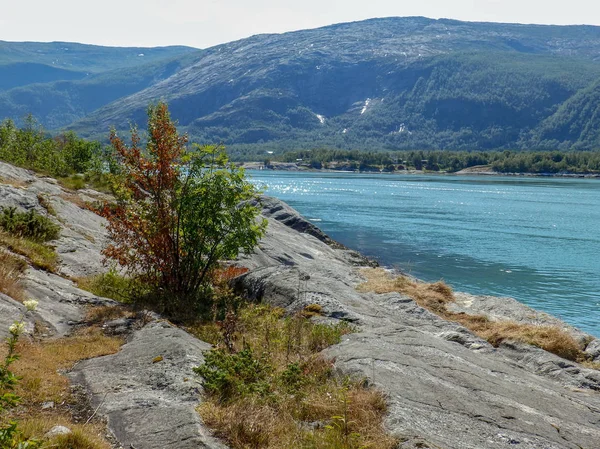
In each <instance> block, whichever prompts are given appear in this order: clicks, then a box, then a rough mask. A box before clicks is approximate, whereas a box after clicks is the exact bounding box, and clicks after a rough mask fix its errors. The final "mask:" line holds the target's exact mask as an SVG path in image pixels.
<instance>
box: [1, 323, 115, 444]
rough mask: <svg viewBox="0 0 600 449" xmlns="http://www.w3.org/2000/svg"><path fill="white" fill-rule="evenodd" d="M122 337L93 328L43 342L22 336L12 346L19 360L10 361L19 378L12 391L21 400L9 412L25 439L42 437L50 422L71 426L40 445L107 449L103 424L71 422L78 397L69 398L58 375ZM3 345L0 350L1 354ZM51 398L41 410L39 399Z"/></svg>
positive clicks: (104, 352)
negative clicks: (65, 434)
mask: <svg viewBox="0 0 600 449" xmlns="http://www.w3.org/2000/svg"><path fill="white" fill-rule="evenodd" d="M122 343H123V341H122V340H121V339H120V338H115V337H107V336H105V335H104V334H102V332H101V331H100V329H98V328H96V327H88V328H85V329H83V330H81V331H79V332H77V333H75V334H74V335H72V336H70V337H64V338H60V339H56V340H48V341H41V342H39V341H31V340H30V341H27V340H25V339H22V340H21V341H20V342H19V344H18V347H17V353H18V354H20V358H19V360H18V361H17V362H16V363H15V364H14V365H13V368H14V372H15V373H16V374H17V375H18V376H20V377H21V380H20V382H19V383H18V385H17V388H16V390H15V393H16V394H17V395H19V396H20V397H21V399H22V402H21V405H20V406H19V407H18V408H17V409H14V410H13V416H10V417H5V418H7V419H17V420H18V421H19V428H20V429H21V430H22V431H23V435H24V437H26V438H36V439H40V440H42V439H43V435H44V434H45V433H46V432H47V431H48V430H50V429H51V428H52V427H54V426H55V425H64V426H66V427H69V428H71V429H72V430H73V434H72V435H70V436H68V437H57V438H54V439H52V440H51V441H48V442H45V443H44V445H43V446H42V447H48V448H50V447H53V448H64V449H67V448H72V449H108V448H110V445H109V444H108V443H107V442H106V440H105V439H104V438H103V435H104V426H103V425H101V424H99V423H90V424H86V425H80V424H76V423H74V422H73V418H72V416H71V414H70V412H69V410H70V407H71V406H73V405H75V403H76V402H77V400H76V399H75V398H74V397H73V396H72V394H71V390H70V385H69V381H68V379H67V378H66V377H65V376H63V375H61V374H60V373H64V372H65V371H68V370H69V369H71V368H72V366H73V365H74V364H75V363H76V362H78V361H80V360H84V359H88V358H93V357H99V356H102V355H107V354H113V353H115V352H117V351H118V350H119V348H120V347H121V345H122ZM4 353H5V348H4V347H2V348H1V349H0V356H4ZM50 401H51V402H54V404H55V407H54V408H50V409H47V410H42V408H41V405H42V404H43V403H44V402H50Z"/></svg>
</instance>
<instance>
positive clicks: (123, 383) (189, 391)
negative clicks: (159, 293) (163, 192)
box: [0, 162, 225, 449]
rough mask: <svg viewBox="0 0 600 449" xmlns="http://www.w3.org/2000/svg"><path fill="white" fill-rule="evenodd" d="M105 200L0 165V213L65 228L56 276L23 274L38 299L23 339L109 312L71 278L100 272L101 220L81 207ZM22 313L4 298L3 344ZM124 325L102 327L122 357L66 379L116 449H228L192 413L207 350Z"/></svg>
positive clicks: (165, 330) (146, 327) (155, 329)
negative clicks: (96, 311)
mask: <svg viewBox="0 0 600 449" xmlns="http://www.w3.org/2000/svg"><path fill="white" fill-rule="evenodd" d="M102 198H103V195H102V194H100V193H98V192H94V191H90V190H83V191H78V192H72V191H68V190H66V189H63V188H62V187H61V186H59V185H58V184H57V183H56V181H55V180H53V179H50V178H43V177H42V178H40V177H38V176H36V175H35V174H33V173H32V172H30V171H28V170H23V169H20V168H16V167H13V166H11V165H9V164H5V163H2V162H0V206H4V207H17V208H18V209H20V210H31V209H35V210H36V211H38V212H39V213H41V214H45V215H47V216H48V217H49V218H51V219H52V220H54V221H55V222H56V223H57V224H59V225H60V226H61V234H60V238H59V239H58V240H56V241H54V242H51V245H53V246H55V248H56V251H57V253H58V256H59V264H58V268H57V270H56V273H50V272H46V271H41V270H37V269H34V268H32V267H29V269H28V270H27V271H26V272H25V274H24V278H23V281H22V283H23V287H24V291H25V294H26V296H27V297H29V298H34V299H37V300H38V301H39V305H38V310H37V311H36V313H35V314H33V315H29V316H28V317H27V323H26V329H27V331H28V332H29V333H33V332H34V328H35V330H36V331H37V334H36V336H37V337H43V338H57V337H63V336H68V335H69V334H71V333H72V332H73V331H74V330H75V329H77V328H78V327H81V326H82V325H84V324H85V323H84V320H85V316H86V314H87V312H88V309H89V307H91V306H107V305H114V304H115V302H114V301H112V300H110V299H106V298H100V297H97V296H95V295H93V294H91V293H89V292H86V291H83V290H81V289H79V288H78V287H77V285H76V284H75V283H74V282H73V281H72V280H71V278H76V277H79V276H87V275H95V274H99V273H100V272H102V271H103V270H105V267H103V265H102V255H101V250H102V248H103V246H104V244H105V242H106V238H107V236H106V229H105V222H104V219H102V218H101V217H99V216H97V215H96V214H94V213H93V212H91V211H89V210H88V209H87V208H85V202H93V201H96V200H97V199H102ZM50 211H52V213H50ZM23 312H24V307H23V306H22V305H21V304H20V303H19V302H17V301H15V300H14V299H12V298H9V297H8V296H6V295H3V294H1V293H0V337H4V336H5V335H7V333H8V328H9V326H10V325H11V324H12V323H13V322H14V320H15V319H18V318H19V317H21V316H22V315H23ZM148 316H150V315H148ZM121 321H124V322H120V321H119V320H116V321H115V322H111V323H108V324H107V326H106V332H107V333H109V334H115V333H118V334H121V335H124V336H126V337H127V342H126V344H125V345H124V346H123V347H122V349H121V351H120V352H118V353H117V354H114V355H110V356H105V357H100V358H97V359H90V360H86V361H84V362H81V363H79V364H78V365H76V367H75V368H74V369H73V370H72V371H71V372H70V373H69V376H70V378H71V380H72V383H73V386H74V387H81V388H82V389H83V391H85V392H86V393H87V396H88V397H89V398H90V400H91V405H93V407H94V410H95V411H96V413H97V414H98V415H99V416H104V417H106V418H107V421H108V431H109V433H110V434H112V435H113V436H114V437H115V438H114V439H115V442H116V447H121V448H136V449H154V448H156V449H158V448H161V449H162V448H182V449H185V448H211V449H213V448H214V449H223V448H225V446H223V445H222V444H221V443H219V442H218V441H216V440H215V439H214V438H212V437H211V436H210V432H209V431H208V430H207V429H206V428H205V427H204V426H203V424H202V422H201V420H200V417H199V415H198V413H197V412H196V410H195V409H196V407H197V406H198V405H199V403H200V394H199V393H200V390H201V386H200V383H199V380H198V378H197V376H195V374H194V372H193V370H192V368H193V367H194V366H197V365H199V364H200V363H202V360H203V358H202V353H203V351H206V350H207V349H209V348H210V346H209V345H208V344H206V343H203V342H201V341H199V340H198V339H196V338H195V337H192V336H191V335H189V334H188V333H186V332H184V331H183V330H181V329H178V328H176V327H174V326H172V325H170V324H168V323H166V322H164V321H157V320H156V317H153V318H152V319H151V320H150V322H149V323H148V322H147V321H148V320H147V319H142V320H137V321H133V320H129V321H132V322H129V321H128V320H121ZM36 323H37V326H36ZM40 332H41V334H40ZM159 356H160V357H159ZM157 357H158V358H157Z"/></svg>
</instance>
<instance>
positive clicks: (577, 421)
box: [0, 163, 600, 449]
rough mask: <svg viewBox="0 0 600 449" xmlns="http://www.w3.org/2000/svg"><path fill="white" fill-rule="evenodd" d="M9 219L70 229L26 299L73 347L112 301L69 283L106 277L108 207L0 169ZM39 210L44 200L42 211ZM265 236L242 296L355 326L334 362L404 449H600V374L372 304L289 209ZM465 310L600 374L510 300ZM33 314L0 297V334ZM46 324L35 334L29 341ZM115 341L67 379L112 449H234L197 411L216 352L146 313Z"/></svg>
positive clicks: (593, 348)
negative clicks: (25, 215) (380, 407)
mask: <svg viewBox="0 0 600 449" xmlns="http://www.w3.org/2000/svg"><path fill="white" fill-rule="evenodd" d="M0 179H1V181H0V206H14V207H17V208H19V209H22V210H29V209H32V208H33V209H36V210H38V211H39V212H40V213H47V212H46V210H47V209H45V208H46V207H47V206H48V204H51V205H52V207H53V209H54V210H55V212H56V216H55V217H53V219H55V220H56V221H57V223H59V224H60V225H61V227H62V233H61V237H60V238H59V239H58V240H56V241H55V242H53V244H54V245H55V246H56V249H57V252H58V254H59V258H60V263H59V265H58V268H57V270H55V271H56V272H55V273H50V272H46V271H42V270H40V269H36V268H33V267H29V268H28V270H27V272H26V276H25V288H26V291H27V295H28V296H29V297H32V298H35V299H37V300H39V302H40V308H39V311H38V312H37V315H36V316H35V317H34V320H35V321H38V324H37V325H38V326H39V325H40V323H43V324H44V328H45V329H46V331H45V334H44V337H43V338H45V339H53V338H57V337H59V336H63V335H69V333H71V332H73V331H74V329H76V328H77V327H78V326H81V325H82V323H83V322H84V319H85V315H86V311H87V309H88V307H89V306H90V305H109V304H113V301H112V300H108V299H106V298H100V297H97V296H94V295H92V294H90V293H88V292H85V291H83V290H81V289H79V288H77V286H76V285H75V284H74V283H73V282H72V280H71V279H73V278H76V277H77V276H82V275H87V274H93V273H97V272H99V271H101V270H103V269H105V268H104V267H102V265H101V256H100V250H101V248H102V246H103V244H104V242H105V239H106V233H105V229H104V222H103V219H101V218H99V217H97V216H96V215H94V214H93V213H92V212H90V211H89V210H87V209H85V208H82V207H81V204H82V200H83V201H86V200H92V199H94V198H99V197H101V194H100V193H98V192H94V191H91V190H84V191H78V192H72V191H68V190H66V189H64V188H62V187H61V186H59V185H58V184H57V183H56V182H55V181H54V180H52V179H49V178H43V177H39V176H36V175H34V174H33V173H31V172H28V171H26V170H22V169H17V168H15V167H12V166H10V165H7V164H3V163H0ZM40 198H44V201H43V203H44V204H46V206H44V205H42V204H41V202H40ZM260 205H261V207H262V214H263V216H264V217H265V218H267V219H268V220H269V227H268V230H267V235H266V236H265V237H264V238H263V240H262V241H261V243H260V245H259V247H258V248H257V249H256V251H255V253H254V254H252V255H248V256H246V257H244V258H242V259H241V260H240V261H239V263H241V264H242V265H244V266H246V267H248V268H249V269H250V271H249V272H248V273H246V274H245V275H243V276H242V277H240V278H238V279H236V282H235V287H236V288H237V290H238V291H239V292H240V293H243V294H244V295H246V296H247V297H248V298H249V299H251V300H255V301H263V302H266V303H269V304H272V305H276V306H279V307H283V308H285V309H286V310H287V311H289V312H294V311H297V310H302V309H303V308H304V307H305V306H306V305H309V304H319V305H321V306H322V308H323V312H324V313H323V316H321V317H317V318H315V319H318V320H323V321H326V322H329V321H331V322H335V321H337V320H345V321H349V322H351V323H353V324H354V325H355V326H356V328H357V332H355V333H352V334H349V335H346V336H344V337H343V341H342V342H341V343H340V344H339V345H336V346H333V347H331V348H329V349H327V350H326V353H325V356H327V357H330V358H332V359H334V360H335V367H336V369H337V370H339V371H340V372H341V373H345V374H351V375H356V376H359V377H361V378H365V379H366V380H367V381H368V382H369V383H371V384H374V385H375V386H376V387H377V388H379V389H381V390H382V391H383V392H384V393H385V394H386V397H387V399H388V402H389V405H390V406H389V414H388V417H387V427H388V429H389V431H390V432H391V433H393V434H394V435H397V436H398V437H399V438H400V440H401V441H402V443H400V447H402V448H417V447H421V448H425V447H429V448H452V449H459V448H461V449H462V448H472V449H483V448H490V449H501V448H506V447H513V446H514V447H520V448H524V449H566V448H568V449H571V448H572V449H575V448H585V449H595V448H597V447H598V442H599V441H600V371H597V370H593V369H587V368H584V367H583V366H581V365H579V364H577V363H575V362H570V361H567V360H565V359H562V358H560V357H558V356H555V355H553V354H550V353H548V352H546V351H543V350H541V349H539V348H536V347H533V346H529V345H525V344H517V343H512V342H505V343H503V344H501V345H500V346H499V347H493V346H491V345H490V344H489V343H488V342H487V341H485V340H482V339H481V338H479V337H477V336H475V335H474V334H473V333H471V332H470V331H468V330H467V329H466V328H464V327H462V326H461V325H459V324H457V323H453V322H449V321H446V320H444V319H442V318H440V317H439V316H437V315H435V314H433V313H431V312H429V311H428V310H426V309H424V308H422V307H420V306H419V305H417V304H416V303H415V302H414V301H413V300H412V299H411V298H409V297H407V296H405V295H402V294H399V293H387V294H375V293H361V292H359V291H357V289H356V287H357V286H358V285H359V284H361V283H362V282H364V277H363V274H362V273H363V271H362V269H364V268H366V267H370V266H372V263H371V262H370V261H368V260H366V259H365V258H364V257H362V256H361V255H360V254H358V253H356V252H354V251H352V250H349V249H347V248H344V247H342V246H341V245H339V244H337V243H336V242H334V241H332V240H331V239H329V237H327V236H326V235H325V234H323V233H322V232H321V231H320V230H319V229H318V228H316V227H315V226H314V225H312V224H311V223H310V222H308V221H307V220H305V219H304V218H303V217H302V216H301V215H300V214H298V212H296V211H295V210H293V209H292V208H290V207H289V206H287V205H286V204H285V203H283V202H281V201H279V200H276V199H273V198H267V197H263V198H261V200H260ZM456 298H457V299H456V303H455V304H453V305H452V307H453V308H454V310H455V311H456V312H457V313H458V312H463V313H466V314H476V315H481V314H485V315H486V316H488V317H489V318H490V319H492V320H505V319H511V320H513V321H517V322H524V323H525V322H527V323H537V324H553V325H559V326H562V327H564V328H565V329H567V330H568V331H569V332H570V333H571V334H572V335H574V336H575V337H576V338H577V339H579V340H580V341H582V342H584V341H585V344H586V351H587V353H588V355H589V357H590V358H591V359H594V360H595V361H596V362H600V343H599V342H598V340H594V339H592V338H591V337H589V336H586V335H585V334H583V333H581V332H579V331H577V330H576V329H572V328H569V327H567V326H566V325H564V323H561V322H560V321H558V320H556V319H555V318H553V317H549V316H547V315H545V314H541V313H537V312H535V311H533V310H531V309H529V308H527V307H525V306H524V305H522V304H520V303H518V302H516V301H514V300H511V299H508V298H492V297H478V296H471V295H468V294H457V295H456ZM21 307H22V306H21V305H20V304H19V303H18V302H17V301H15V300H14V299H12V298H9V297H7V296H6V295H0V333H2V334H5V333H6V330H7V327H8V325H9V324H10V322H11V321H12V317H14V316H16V315H17V313H18V311H19V310H20V308H21ZM34 325H35V323H34V322H31V323H30V324H29V328H30V330H31V329H33V327H34ZM104 331H105V332H107V333H111V334H118V335H122V336H123V337H124V338H125V344H124V345H123V346H122V348H121V350H120V351H119V352H118V353H116V354H113V355H107V356H103V357H100V358H94V359H90V360H86V361H82V362H80V363H78V364H77V365H75V367H74V368H73V369H72V370H71V371H70V372H69V373H68V377H69V379H70V380H71V382H72V383H73V385H79V386H80V388H81V389H82V390H83V391H84V392H85V394H86V396H87V397H88V400H89V403H90V405H89V407H90V410H92V411H94V410H95V411H96V412H97V414H98V416H102V417H104V419H106V422H107V426H108V430H109V431H110V433H111V435H112V437H113V439H114V444H115V447H124V448H131V447H134V448H137V449H151V448H156V449H158V448H184V449H185V448H197V447H207V448H224V447H226V446H225V445H224V444H222V443H221V442H219V441H217V440H215V439H214V438H213V437H212V436H211V433H210V431H209V430H208V429H206V428H205V427H204V426H203V424H202V421H201V419H200V417H199V415H198V414H197V412H196V411H195V409H196V407H197V406H198V405H199V403H200V401H201V400H202V395H201V392H202V386H201V382H200V379H198V378H197V377H196V376H195V375H194V373H193V372H192V367H193V366H197V365H198V364H200V363H201V362H202V360H203V352H204V351H206V350H207V349H209V347H210V346H209V345H208V344H207V343H204V342H202V341H200V340H198V339H196V338H195V337H193V336H191V335H190V334H188V333H186V332H185V331H184V330H182V329H180V328H177V327H175V326H173V325H172V324H170V323H168V322H167V321H165V320H163V319H161V317H159V316H157V315H155V314H152V313H150V312H145V313H143V314H141V315H139V316H136V317H129V318H120V319H116V320H113V321H110V322H109V323H107V324H106V325H105V328H104Z"/></svg>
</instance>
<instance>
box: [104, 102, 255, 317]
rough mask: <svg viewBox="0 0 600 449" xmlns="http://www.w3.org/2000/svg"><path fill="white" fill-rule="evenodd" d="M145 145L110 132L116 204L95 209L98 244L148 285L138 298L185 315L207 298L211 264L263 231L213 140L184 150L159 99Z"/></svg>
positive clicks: (238, 173)
mask: <svg viewBox="0 0 600 449" xmlns="http://www.w3.org/2000/svg"><path fill="white" fill-rule="evenodd" d="M148 129H149V130H150V135H149V137H148V141H147V143H146V146H145V148H142V147H141V143H140V137H139V136H138V134H137V132H136V130H133V131H132V145H131V147H129V146H127V145H126V144H125V143H124V142H123V141H122V140H121V139H120V138H119V137H118V136H117V135H116V133H114V132H113V134H112V136H111V141H112V144H113V147H114V150H115V153H116V154H117V157H118V161H119V162H120V166H121V167H120V173H119V174H118V175H117V180H118V181H117V184H118V187H117V188H116V189H115V192H114V193H115V197H116V204H110V203H106V204H104V206H103V207H102V209H101V210H100V213H101V214H102V215H103V216H104V217H106V218H107V219H108V221H109V225H108V231H109V235H110V237H111V243H110V244H109V246H108V247H107V248H106V249H105V250H104V254H105V256H106V257H107V258H109V259H113V260H115V261H116V262H117V263H119V264H120V265H121V266H123V267H124V268H125V269H126V270H128V272H129V274H130V275H131V277H133V278H136V279H138V280H139V281H140V282H142V283H143V284H145V285H147V286H148V287H149V289H150V290H151V292H150V294H149V295H147V297H146V300H147V301H148V302H149V303H153V304H154V305H155V306H156V307H158V308H159V309H160V310H161V311H162V312H164V313H168V314H171V315H181V314H183V313H187V314H190V315H193V314H194V313H197V312H198V309H199V308H200V307H202V306H203V305H206V302H208V301H207V300H210V292H211V286H210V281H211V279H212V275H213V273H214V271H215V270H216V269H217V268H218V266H219V262H220V261H223V260H227V259H234V258H236V257H237V256H238V254H239V253H240V252H250V251H251V250H252V249H253V248H254V246H255V245H256V244H257V243H258V240H259V238H260V237H261V236H262V235H263V233H264V230H265V227H266V221H265V220H262V221H257V220H256V217H257V215H258V208H257V207H256V206H255V205H254V204H253V202H252V200H255V198H256V196H257V191H256V190H255V189H254V187H253V185H252V184H251V183H249V182H247V181H246V179H245V177H244V171H243V170H242V169H240V168H238V167H236V166H235V165H233V164H230V163H229V161H228V159H227V155H226V153H225V151H224V149H223V148H222V147H219V146H203V147H200V146H196V147H195V151H194V152H190V151H188V150H187V149H186V143H187V138H186V136H179V135H178V133H177V129H176V127H175V124H174V122H173V121H172V120H171V118H170V114H169V111H168V108H167V105H166V104H164V103H159V104H158V105H156V106H150V107H149V109H148Z"/></svg>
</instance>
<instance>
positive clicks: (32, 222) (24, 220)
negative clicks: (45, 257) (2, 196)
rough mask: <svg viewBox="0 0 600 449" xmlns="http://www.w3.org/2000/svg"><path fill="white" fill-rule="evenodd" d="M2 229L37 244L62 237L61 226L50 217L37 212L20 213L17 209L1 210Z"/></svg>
mask: <svg viewBox="0 0 600 449" xmlns="http://www.w3.org/2000/svg"><path fill="white" fill-rule="evenodd" d="M0 229H2V230H3V231H5V232H7V233H9V234H11V235H14V236H18V237H24V238H27V239H30V240H33V241H35V242H47V241H50V240H55V239H57V238H58V237H59V235H60V226H59V225H57V224H55V223H54V222H53V221H52V220H50V219H49V218H48V217H45V216H43V215H40V214H38V213H37V212H36V211H35V210H30V211H29V212H18V211H17V208H16V207H2V208H0Z"/></svg>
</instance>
